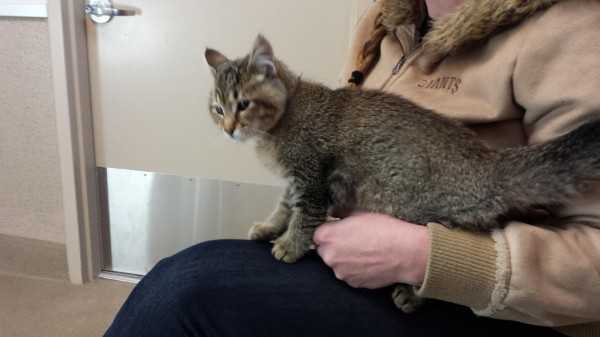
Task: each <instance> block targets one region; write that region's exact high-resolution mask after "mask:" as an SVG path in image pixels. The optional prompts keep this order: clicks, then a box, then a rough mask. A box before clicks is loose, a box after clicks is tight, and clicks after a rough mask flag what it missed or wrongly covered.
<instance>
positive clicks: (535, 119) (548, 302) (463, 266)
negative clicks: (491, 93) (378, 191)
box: [419, 1, 600, 326]
mask: <svg viewBox="0 0 600 337" xmlns="http://www.w3.org/2000/svg"><path fill="white" fill-rule="evenodd" d="M527 25H528V26H527V27H526V28H527V31H526V37H525V38H524V40H523V45H522V48H521V50H520V52H519V55H518V56H517V59H516V63H515V68H514V75H513V76H514V77H513V78H514V79H513V83H514V92H515V101H516V102H517V103H518V104H519V105H521V106H522V107H523V109H524V111H525V114H524V125H525V129H526V130H525V131H526V136H527V139H528V142H529V143H540V142H545V141H548V140H551V139H553V138H555V137H558V136H559V135H561V134H564V133H567V132H569V131H571V130H573V129H575V128H576V127H577V126H578V125H580V124H582V123H585V122H586V121H590V120H593V119H598V118H600V56H599V55H600V35H598V32H599V31H600V3H598V2H577V1H573V2H565V3H560V4H557V5H555V6H554V7H552V8H551V9H549V10H548V11H547V12H545V13H543V14H542V15H540V16H539V17H537V18H534V19H532V20H530V21H529V22H528V23H527ZM598 132H600V130H599V131H598ZM560 217H561V218H560V219H557V220H560V222H562V224H563V226H561V227H543V226H536V224H524V223H520V222H512V223H510V224H509V225H508V226H507V227H506V229H505V230H501V231H500V230H499V231H496V232H494V233H493V235H492V237H490V236H486V235H477V234H472V233H466V232H462V231H450V230H447V229H446V228H443V227H442V226H440V225H435V224H432V225H430V226H429V228H430V231H431V236H432V239H431V241H432V244H431V246H432V248H431V256H430V260H429V266H428V271H427V276H426V280H425V282H424V284H423V286H422V287H421V288H420V290H419V294H421V295H422V296H425V297H433V298H438V299H442V300H446V301H450V302H455V303H460V304H465V305H468V306H470V307H471V308H473V309H474V311H475V312H476V313H478V314H480V315H486V316H491V317H495V318H502V319H510V320H518V321H522V322H527V323H532V324H538V325H547V326H559V325H570V324H577V323H584V322H593V321H600V186H598V185H595V186H594V187H593V188H592V189H591V190H590V191H589V193H587V194H586V195H585V196H583V197H582V198H580V199H577V200H573V203H572V205H571V206H570V207H568V208H567V209H565V210H564V211H563V212H562V213H561V215H560Z"/></svg>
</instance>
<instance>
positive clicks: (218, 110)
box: [215, 105, 223, 116]
mask: <svg viewBox="0 0 600 337" xmlns="http://www.w3.org/2000/svg"><path fill="white" fill-rule="evenodd" d="M215 111H216V112H217V113H218V114H219V115H221V116H223V108H221V107H220V106H218V105H215Z"/></svg>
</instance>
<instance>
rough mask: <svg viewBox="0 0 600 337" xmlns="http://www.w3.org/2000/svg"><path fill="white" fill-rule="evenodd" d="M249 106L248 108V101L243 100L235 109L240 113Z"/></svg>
mask: <svg viewBox="0 0 600 337" xmlns="http://www.w3.org/2000/svg"><path fill="white" fill-rule="evenodd" d="M249 106H250V101H249V100H247V99H243V100H241V101H239V102H238V106H237V109H238V111H239V112H241V111H244V110H246V109H248V107H249Z"/></svg>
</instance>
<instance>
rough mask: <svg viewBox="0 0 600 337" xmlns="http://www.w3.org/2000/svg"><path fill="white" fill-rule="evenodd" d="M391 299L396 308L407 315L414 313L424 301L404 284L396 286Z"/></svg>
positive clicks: (410, 287)
mask: <svg viewBox="0 0 600 337" xmlns="http://www.w3.org/2000/svg"><path fill="white" fill-rule="evenodd" d="M392 299H393V300H394V304H395V305H396V307H398V308H399V309H400V310H402V311H403V312H404V313H407V314H410V313H413V312H415V311H416V310H417V309H418V308H419V307H420V306H421V305H423V302H424V301H425V300H424V299H423V298H422V297H420V296H419V295H417V294H415V292H414V290H413V288H412V286H409V285H406V284H398V285H396V287H395V288H394V292H393V293H392Z"/></svg>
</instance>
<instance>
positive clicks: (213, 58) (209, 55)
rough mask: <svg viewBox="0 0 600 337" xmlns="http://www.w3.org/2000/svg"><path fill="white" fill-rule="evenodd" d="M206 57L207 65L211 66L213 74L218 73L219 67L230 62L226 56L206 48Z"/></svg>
mask: <svg viewBox="0 0 600 337" xmlns="http://www.w3.org/2000/svg"><path fill="white" fill-rule="evenodd" d="M204 57H206V63H208V65H209V66H210V70H211V71H212V73H213V74H216V73H217V67H219V66H220V65H221V64H223V63H225V62H229V60H228V59H227V57H225V55H223V54H221V53H219V52H218V51H216V50H214V49H210V48H206V51H204Z"/></svg>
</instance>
